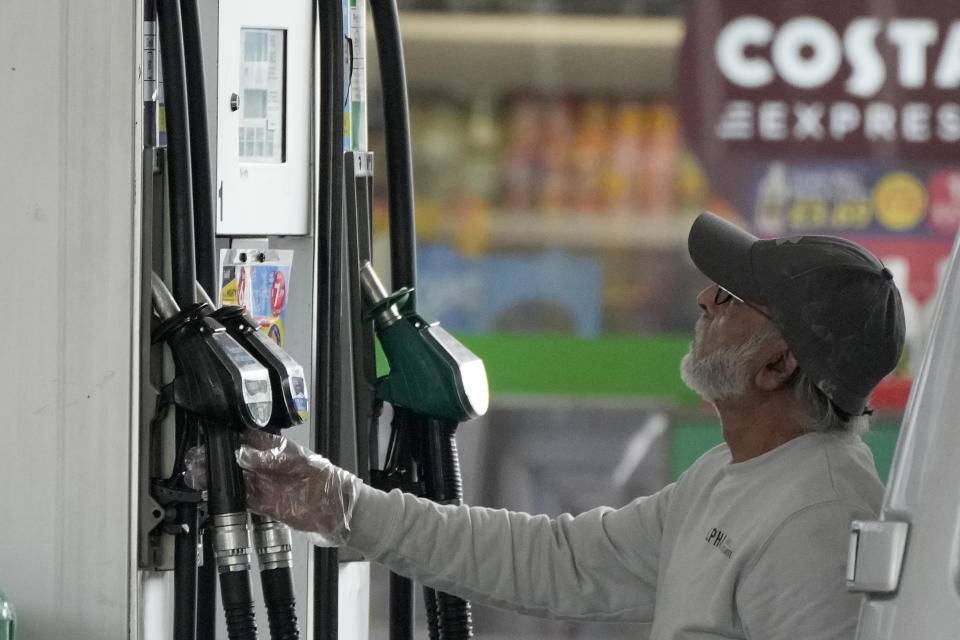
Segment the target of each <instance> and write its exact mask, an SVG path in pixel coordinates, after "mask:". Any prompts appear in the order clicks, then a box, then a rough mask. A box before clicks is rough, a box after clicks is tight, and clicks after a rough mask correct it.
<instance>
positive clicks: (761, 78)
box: [677, 0, 960, 237]
mask: <svg viewBox="0 0 960 640" xmlns="http://www.w3.org/2000/svg"><path fill="white" fill-rule="evenodd" d="M677 69H678V73H679V76H678V78H677V87H678V103H679V112H680V119H681V123H682V126H683V130H684V132H685V135H686V139H687V144H688V145H689V146H690V147H691V148H692V149H693V150H694V152H695V153H696V154H697V156H698V158H699V159H700V161H701V163H702V164H703V167H704V169H705V171H706V173H707V175H708V177H709V178H710V182H711V185H712V186H713V188H714V189H715V190H716V191H717V192H718V193H719V195H721V196H723V197H724V198H725V199H726V200H727V201H728V202H729V203H730V204H731V206H732V207H733V208H734V209H735V210H736V211H737V212H739V213H740V214H741V215H742V216H743V217H745V218H747V219H749V220H751V221H752V222H753V223H754V227H755V230H756V231H758V232H760V233H771V234H772V233H782V232H789V231H796V230H801V231H814V230H820V229H823V230H830V231H835V232H841V233H843V232H849V233H848V234H851V235H856V234H866V235H877V234H886V235H890V234H896V235H909V236H911V237H934V236H937V237H944V236H949V237H952V235H953V233H954V231H955V230H956V226H957V222H958V220H960V172H958V171H957V170H956V169H957V167H958V166H960V154H958V145H957V143H958V142H960V91H958V88H960V16H958V15H957V12H956V7H955V6H954V5H953V3H950V2H946V1H945V0H941V1H940V2H932V1H930V0H913V1H911V2H906V1H903V0H893V1H885V2H868V1H847V2H835V1H831V2H825V1H814V0H791V1H789V2H788V1H787V0H768V1H762V0H693V2H692V3H691V8H690V13H689V16H688V20H687V33H686V38H685V40H684V43H683V46H682V48H681V52H680V58H679V60H678V64H677ZM947 187H949V189H947ZM940 192H944V194H945V195H938V194H939V193H940ZM931 195H933V199H931ZM931 212H932V214H933V215H929V214H930V213H931Z"/></svg>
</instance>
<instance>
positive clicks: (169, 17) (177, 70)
mask: <svg viewBox="0 0 960 640" xmlns="http://www.w3.org/2000/svg"><path fill="white" fill-rule="evenodd" d="M156 7H157V23H158V29H159V36H160V60H161V63H162V65H163V75H164V103H165V111H166V120H167V159H168V162H167V181H168V185H169V190H170V196H169V197H170V245H171V251H172V253H173V256H174V258H173V260H171V268H172V276H173V281H172V283H171V284H172V286H173V295H174V298H175V299H176V302H177V303H179V306H180V307H181V308H184V307H186V306H188V305H190V304H191V303H193V301H194V300H195V298H194V295H195V294H194V287H195V285H194V282H195V281H196V267H195V264H194V261H193V251H194V249H193V247H194V237H193V233H194V230H193V194H192V190H193V186H192V177H191V169H190V147H189V145H188V141H187V130H188V128H189V125H188V115H187V97H186V71H185V69H184V60H183V35H182V34H183V31H182V28H181V23H180V9H179V2H178V1H177V0H157V3H156ZM188 257H189V259H188ZM177 373H179V372H177ZM185 429H186V420H185V417H184V416H183V414H182V412H181V411H177V418H176V436H175V437H176V439H177V441H178V442H179V441H180V440H181V439H182V438H183V437H185V435H186V434H185ZM178 519H179V520H180V521H181V522H183V523H184V524H185V525H186V530H185V531H184V532H183V533H181V534H179V535H177V536H175V539H174V540H175V541H174V601H173V620H174V623H173V627H174V629H173V632H174V639H175V640H194V638H195V637H196V616H197V609H196V607H197V562H196V549H197V534H198V531H197V529H198V519H197V508H196V505H189V504H187V505H181V506H180V507H178Z"/></svg>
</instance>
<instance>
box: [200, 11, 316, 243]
mask: <svg viewBox="0 0 960 640" xmlns="http://www.w3.org/2000/svg"><path fill="white" fill-rule="evenodd" d="M219 22H220V27H219V40H220V47H219V59H218V82H217V86H218V91H217V194H216V197H217V233H218V234H219V235H232V236H236V235H257V236H266V235H305V234H307V233H309V231H310V222H309V221H310V138H311V129H310V109H311V99H310V80H311V60H312V58H311V38H312V37H313V30H312V26H313V14H312V5H311V3H310V2H309V1H307V0H275V1H274V2H259V1H255V0H232V1H231V2H222V3H220V21H219Z"/></svg>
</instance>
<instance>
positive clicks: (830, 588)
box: [737, 501, 868, 640]
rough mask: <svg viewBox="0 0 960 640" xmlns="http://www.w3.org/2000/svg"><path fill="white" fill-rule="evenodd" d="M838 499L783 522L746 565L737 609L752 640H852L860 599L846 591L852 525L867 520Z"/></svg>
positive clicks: (864, 514)
mask: <svg viewBox="0 0 960 640" xmlns="http://www.w3.org/2000/svg"><path fill="white" fill-rule="evenodd" d="M867 515H868V514H867V513H866V512H865V511H864V512H860V511H857V510H855V509H853V508H851V506H850V505H849V504H844V503H843V502H840V501H833V502H825V503H821V504H817V505H813V506H810V507H807V508H806V509H804V510H802V511H799V512H797V513H795V514H794V515H793V516H791V518H790V519H789V520H787V521H786V522H784V523H783V524H782V525H781V526H780V527H779V528H778V529H777V531H776V532H774V534H773V535H772V536H771V538H770V540H769V541H768V542H767V544H766V545H765V546H764V547H763V548H762V549H761V550H760V552H759V554H758V557H757V560H756V562H755V563H754V564H753V566H752V567H748V568H747V569H746V571H745V573H744V577H743V580H742V582H741V585H740V587H739V588H738V590H737V610H738V612H739V614H740V618H741V622H742V625H743V629H744V632H745V633H746V636H747V637H748V638H756V639H758V640H778V639H783V640H796V638H810V639H811V640H813V639H818V640H819V639H823V640H835V639H838V638H853V636H854V633H855V631H856V627H857V616H858V614H859V611H860V602H861V599H862V598H861V596H860V595H859V594H853V593H849V592H848V591H847V589H846V565H847V546H848V538H849V531H850V522H851V521H852V520H853V519H855V518H861V517H867Z"/></svg>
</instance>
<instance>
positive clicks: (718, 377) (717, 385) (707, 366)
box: [680, 320, 776, 403]
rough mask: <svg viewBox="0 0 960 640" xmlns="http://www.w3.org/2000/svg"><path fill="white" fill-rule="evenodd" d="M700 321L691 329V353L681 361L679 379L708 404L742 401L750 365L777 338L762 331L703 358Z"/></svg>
mask: <svg viewBox="0 0 960 640" xmlns="http://www.w3.org/2000/svg"><path fill="white" fill-rule="evenodd" d="M704 327H705V325H704V323H703V320H698V321H697V325H696V327H695V329H694V336H693V341H692V342H691V343H690V350H689V351H688V352H687V354H686V355H685V356H683V360H681V361H680V378H681V379H682V380H683V381H684V383H685V384H686V385H687V386H688V387H690V388H691V389H693V390H694V391H696V392H697V393H698V394H699V395H700V397H702V398H703V399H704V400H706V401H707V402H713V403H716V402H718V401H720V400H730V399H733V398H739V397H742V396H743V395H744V394H746V393H747V391H748V390H749V389H750V380H751V378H752V377H753V371H751V370H750V362H751V361H752V360H753V358H754V357H755V356H756V355H757V353H758V352H759V351H760V349H762V348H763V346H764V345H766V343H767V342H768V341H769V340H770V339H771V338H772V337H774V336H775V335H776V334H775V333H774V332H772V331H761V332H759V333H756V334H754V335H752V336H751V337H750V338H749V339H747V340H746V341H745V342H743V343H741V344H738V345H734V346H732V347H724V348H722V349H718V350H716V351H714V352H713V353H710V354H707V355H704V354H703V353H702V351H703V334H704Z"/></svg>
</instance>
